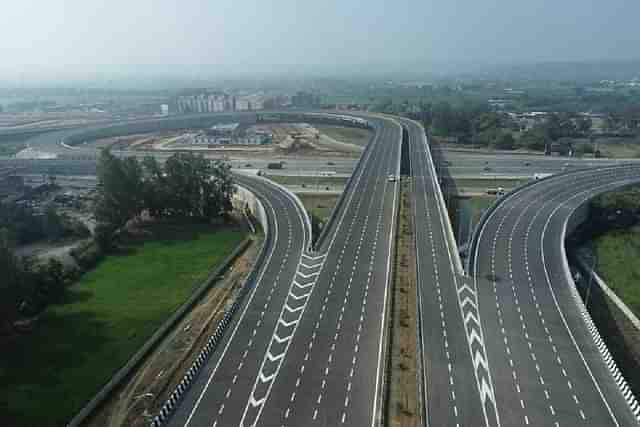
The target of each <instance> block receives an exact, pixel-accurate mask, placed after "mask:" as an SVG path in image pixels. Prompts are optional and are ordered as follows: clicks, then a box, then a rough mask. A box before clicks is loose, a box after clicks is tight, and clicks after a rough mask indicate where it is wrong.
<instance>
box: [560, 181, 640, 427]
mask: <svg viewBox="0 0 640 427" xmlns="http://www.w3.org/2000/svg"><path fill="white" fill-rule="evenodd" d="M635 184H637V182H636V183H635ZM629 185H634V184H628V183H627V184H624V185H621V186H620V188H622V187H626V186H629ZM591 198H592V197H590V198H588V199H585V200H583V201H582V203H580V204H579V205H578V206H576V207H574V208H573V209H572V210H571V213H570V214H569V215H567V217H566V218H565V220H564V222H563V224H562V233H561V236H560V247H561V253H562V254H563V255H562V259H561V262H562V268H563V271H564V274H565V278H566V280H567V283H569V291H570V292H571V295H572V297H573V299H574V302H575V304H576V306H577V307H578V311H579V312H580V315H581V317H582V320H583V321H584V323H585V325H586V327H587V330H588V331H589V333H590V334H591V337H592V339H593V341H594V343H595V345H596V347H597V348H598V351H599V352H600V356H601V357H602V359H603V361H604V363H605V364H606V366H607V368H608V369H609V372H610V373H611V375H612V376H613V378H614V380H615V382H616V385H617V386H618V388H619V390H620V392H621V393H622V395H623V396H624V398H625V400H626V402H627V404H628V405H629V407H630V408H631V411H632V412H633V414H634V415H635V417H636V420H637V421H638V422H639V423H640V404H639V403H638V401H637V399H636V397H635V396H634V394H633V392H632V390H631V388H630V387H629V384H628V383H627V381H626V379H625V378H624V376H623V375H622V373H621V372H620V369H619V368H618V365H617V364H616V362H615V360H614V359H613V357H612V356H611V353H610V352H609V348H608V347H607V345H606V344H605V342H604V340H603V339H602V336H601V335H600V332H599V331H598V328H597V327H596V326H595V323H594V322H593V319H592V318H591V314H590V313H589V310H588V309H587V307H586V305H585V304H584V301H582V297H581V296H580V294H579V293H578V288H577V286H576V284H575V282H574V281H573V277H572V275H571V269H570V267H569V260H568V258H567V250H566V238H567V229H568V224H569V223H570V222H572V219H574V216H575V215H576V212H578V211H579V210H580V209H581V208H583V207H584V205H585V204H586V203H587V202H588V201H589V200H590V199H591ZM576 225H577V222H573V223H572V228H573V229H575V226H576ZM607 289H608V287H607ZM614 295H615V294H614ZM616 298H617V297H616ZM623 304H624V303H623ZM625 308H626V306H625ZM634 317H635V316H634ZM636 320H637V319H636Z"/></svg>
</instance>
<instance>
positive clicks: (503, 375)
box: [36, 115, 640, 427]
mask: <svg viewBox="0 0 640 427" xmlns="http://www.w3.org/2000/svg"><path fill="white" fill-rule="evenodd" d="M234 119H235V120H240V119H243V120H244V119H246V120H252V118H251V116H249V115H242V116H238V117H234ZM366 119H367V120H368V121H369V123H370V124H371V125H372V126H373V127H374V129H375V135H374V137H373V139H372V141H371V142H370V143H369V144H368V146H367V148H366V149H365V151H364V153H363V154H362V156H361V158H360V160H359V161H358V163H357V164H356V165H355V170H354V172H353V174H352V175H351V178H350V179H349V182H348V184H347V186H346V190H345V192H344V193H343V195H342V196H341V199H340V202H339V203H338V206H337V208H336V210H335V212H334V214H333V216H332V219H331V221H330V222H329V224H328V226H327V227H326V230H325V231H324V233H323V235H322V237H321V239H320V240H319V242H318V243H317V245H316V247H315V250H312V248H313V246H312V237H311V227H310V223H309V218H308V216H307V214H306V212H305V210H304V208H303V207H302V205H301V203H300V202H299V200H298V199H297V198H296V197H295V196H293V195H292V194H291V193H290V192H288V191H287V190H285V189H283V188H282V187H280V186H278V185H276V184H274V183H272V182H270V181H268V180H265V179H261V178H258V177H248V176H243V175H237V181H238V183H239V184H240V185H242V186H244V187H246V188H248V189H249V190H250V191H251V192H253V193H254V194H255V195H256V196H257V197H258V198H259V199H260V200H261V202H262V204H263V206H264V208H265V211H266V214H267V217H268V222H269V230H270V232H269V233H268V237H267V240H266V243H265V244H266V246H265V248H266V249H265V250H266V252H265V258H264V263H263V264H262V265H261V266H259V267H258V268H259V273H258V275H257V279H256V281H255V283H253V284H252V286H253V287H252V290H251V291H250V292H249V294H248V295H247V296H246V298H245V299H244V301H243V305H242V306H241V308H240V310H239V311H238V313H237V315H236V316H235V318H234V319H233V320H232V322H231V323H230V325H229V327H228V328H227V332H226V333H225V335H224V337H223V338H222V340H221V342H220V344H219V345H218V346H217V348H216V350H215V352H214V353H213V354H212V355H211V357H210V358H209V359H208V361H207V362H206V363H205V364H204V366H203V368H202V370H201V371H200V374H199V375H198V376H197V377H196V378H195V380H194V382H193V383H192V385H191V387H190V388H189V389H188V391H187V392H186V394H185V395H184V397H183V398H182V400H181V403H180V405H179V406H178V407H177V409H176V410H175V412H174V413H173V415H172V417H171V418H170V419H169V421H168V423H167V425H171V426H182V427H186V426H209V427H221V426H238V425H239V426H255V425H265V426H271V425H277V426H310V425H318V426H336V425H351V426H374V425H378V424H379V423H380V422H381V419H382V413H383V400H382V399H381V396H383V394H384V393H383V390H384V370H385V348H384V347H385V345H384V344H385V342H386V336H385V334H386V332H385V327H386V315H387V308H388V301H387V299H388V298H387V297H388V295H387V292H388V289H389V287H390V275H391V273H392V258H393V257H392V254H393V245H394V239H395V235H394V233H395V228H396V225H395V224H396V216H397V200H398V191H399V186H398V183H397V182H395V181H391V180H389V179H387V176H389V175H399V174H400V158H401V155H400V154H401V147H402V145H403V144H405V149H407V150H408V151H409V158H410V163H411V165H410V174H411V178H412V184H411V185H412V194H411V202H412V206H413V209H414V212H413V215H414V222H415V229H416V237H415V238H416V241H415V245H416V254H417V256H416V267H417V268H416V269H417V283H418V293H417V295H416V302H417V305H418V312H419V319H418V322H419V324H418V330H419V347H420V350H421V351H420V355H419V366H420V369H421V372H420V377H421V378H420V381H419V383H420V386H421V393H422V401H423V403H424V404H423V412H422V414H421V415H422V421H423V424H424V425H427V426H444V425H451V426H475V425H486V426H500V425H503V426H512V425H533V426H536V425H551V426H553V425H571V426H573V425H594V426H607V425H612V426H627V425H636V424H637V423H638V421H637V418H636V415H635V413H634V411H633V410H635V409H636V406H635V405H637V404H634V401H633V399H631V400H630V399H629V398H628V396H627V395H625V394H623V393H622V392H621V390H620V388H619V385H618V383H617V382H616V379H615V378H616V377H615V375H616V373H615V372H613V373H612V371H611V370H610V366H609V365H608V364H607V363H606V362H605V360H606V357H605V355H603V353H602V351H603V350H602V348H601V346H600V345H598V344H596V342H597V341H596V340H595V339H594V336H593V335H592V329H591V328H589V327H588V326H587V324H586V323H585V318H584V310H582V309H581V306H580V304H581V303H580V301H579V297H577V296H576V295H577V294H576V293H575V290H574V288H573V287H574V284H573V282H572V280H571V278H570V276H569V277H568V276H567V275H566V274H565V271H566V270H565V269H566V265H565V263H566V259H565V254H564V247H563V244H564V243H563V239H564V230H565V227H566V222H567V219H568V217H569V216H570V214H571V213H572V212H573V211H574V210H575V209H576V208H578V207H579V205H581V203H583V202H584V201H585V200H588V199H589V198H590V197H593V196H594V195H596V194H598V193H601V192H604V191H608V190H611V189H614V188H617V187H620V186H622V185H625V184H628V183H630V182H637V181H639V180H640V165H638V166H634V165H626V166H625V165H622V166H612V165H608V164H607V163H605V162H594V164H593V165H594V166H596V167H594V168H591V169H590V170H577V171H575V172H572V173H566V174H561V175H558V176H554V177H552V178H549V179H545V180H542V181H540V182H538V183H535V184H533V185H530V186H525V187H523V188H522V189H520V190H518V191H516V192H514V193H512V194H510V195H508V196H506V197H504V198H503V199H501V200H500V202H499V204H498V205H497V207H496V208H495V209H493V210H492V211H491V212H490V215H488V216H487V217H486V218H485V219H484V221H483V222H481V227H480V228H479V229H478V230H477V232H476V234H475V235H474V240H473V244H472V253H471V258H472V264H471V266H472V271H471V273H472V274H471V276H467V275H465V274H464V271H463V269H462V266H461V264H460V259H459V257H458V254H457V248H456V247H455V242H454V239H453V238H452V232H451V225H450V223H449V219H448V214H447V212H446V208H445V207H444V203H443V199H442V193H441V191H440V188H439V185H438V177H437V175H436V171H435V168H434V165H433V159H432V157H431V153H430V148H429V146H428V143H427V139H426V136H425V134H424V130H423V129H422V127H421V126H420V125H418V124H416V123H415V122H412V121H410V120H405V119H393V118H384V117H381V116H366ZM190 120H191V119H190ZM137 126H139V127H140V128H143V129H146V128H147V127H148V126H151V125H149V124H145V123H140V124H137ZM167 126H168V125H167ZM116 130H117V132H125V131H126V129H125V127H123V126H119V127H117V129H116ZM66 132H69V133H68V134H67V133H66ZM89 133H91V132H89ZM63 134H64V135H66V136H76V137H78V138H82V137H83V134H82V133H81V132H78V131H77V130H76V131H62V132H60V133H55V134H52V135H48V136H47V135H42V136H39V137H37V138H38V139H37V141H36V142H37V144H36V145H38V146H40V147H42V148H43V149H44V148H45V147H47V145H48V144H51V143H52V142H53V143H54V144H57V142H58V140H59V138H60V137H61V136H63ZM78 135H79V136H78ZM403 141H404V142H403ZM460 156H461V157H460V159H461V160H460V161H459V162H457V163H459V164H458V165H457V166H459V167H460V168H464V169H466V170H470V171H474V172H473V173H476V172H479V171H481V170H483V169H484V167H483V166H482V165H483V164H484V163H482V162H486V160H484V159H485V157H482V156H480V157H475V156H474V155H468V154H461V155H460ZM463 156H466V157H463ZM463 159H464V160H463ZM467 161H468V162H469V163H466V162H467ZM521 161H523V160H522V159H520V158H517V159H516V158H515V157H514V158H513V159H512V160H510V161H506V160H505V162H507V163H504V168H505V171H507V172H509V173H511V172H514V173H515V171H516V170H519V169H521V167H520V165H519V164H518V162H521ZM509 162H511V163H509ZM536 162H537V161H536ZM539 162H540V163H539V164H537V163H536V165H533V162H532V163H531V165H530V166H531V167H532V168H535V169H536V171H538V169H543V168H544V167H546V166H545V165H548V166H549V170H550V171H551V170H553V171H557V169H558V167H560V163H559V161H557V160H547V159H544V158H541V159H540V160H539ZM550 162H553V165H552V163H550ZM582 164H583V165H584V163H582ZM323 166H324V165H323ZM341 167H344V168H349V167H350V166H349V165H347V164H345V165H341ZM453 167H456V165H455V163H454V166H453ZM512 169H513V170H512ZM618 375H619V374H618ZM632 409H633V410H632Z"/></svg>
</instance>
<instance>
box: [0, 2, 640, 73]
mask: <svg viewBox="0 0 640 427" xmlns="http://www.w3.org/2000/svg"><path fill="white" fill-rule="evenodd" d="M638 17H640V1H638V0H607V1H602V0H597V1H596V0H526V1H525V0H482V1H478V0H464V1H463V0H405V1H402V0H396V1H391V0H386V1H382V0H340V1H338V0H314V1H308V0H271V1H270V0H255V1H248V0H3V1H2V6H1V7H0V75H4V76H5V77H6V76H7V75H9V74H10V75H14V76H15V75H22V76H29V75H36V74H38V73H46V72H51V71H55V72H56V73H59V75H60V77H67V76H75V75H81V74H82V73H86V72H91V71H96V70H107V71H108V72H111V71H119V70H120V71H123V72H130V71H131V70H135V69H136V67H135V66H137V65H145V66H151V67H149V68H151V69H156V70H158V69H159V70H162V68H163V66H164V65H179V66H186V67H185V69H194V68H195V69H198V68H199V67H200V68H202V69H208V70H215V71H217V72H220V73H232V72H235V71H246V70H247V69H250V70H254V71H256V72H261V71H279V70H296V69H298V68H299V69H300V70H303V69H313V68H314V67H316V66H318V67H317V68H318V69H324V70H327V71H329V72H339V71H340V70H342V69H345V68H348V67H347V66H360V67H361V68H367V67H373V66H374V65H373V64H395V65H398V64H421V65H425V64H433V63H436V64H438V63H439V64H442V63H449V62H457V63H460V62H482V63H485V64H489V63H504V62H508V63H510V62H537V61H548V60H552V61H555V60H560V61H564V60H582V59H625V58H638V56H640V21H639V20H638V19H639V18H638ZM171 69H174V68H171Z"/></svg>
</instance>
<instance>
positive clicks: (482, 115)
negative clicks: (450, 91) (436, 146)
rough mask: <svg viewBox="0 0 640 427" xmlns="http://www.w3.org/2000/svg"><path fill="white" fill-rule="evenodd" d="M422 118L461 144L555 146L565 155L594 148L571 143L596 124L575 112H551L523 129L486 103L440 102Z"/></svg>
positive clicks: (503, 147) (509, 146)
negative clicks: (575, 145) (541, 119)
mask: <svg viewBox="0 0 640 427" xmlns="http://www.w3.org/2000/svg"><path fill="white" fill-rule="evenodd" d="M423 120H424V122H425V124H426V125H427V126H428V127H429V128H430V129H431V131H432V132H433V133H434V134H435V135H439V136H447V137H456V138H457V140H458V141H459V142H460V143H467V144H474V145H482V146H490V147H493V148H497V149H504V150H512V149H515V148H520V147H522V148H527V149H530V150H538V151H542V150H545V149H546V148H548V147H550V146H552V145H553V146H554V147H555V149H556V150H558V151H560V152H561V153H564V154H567V153H568V152H569V151H576V148H577V149H578V150H580V151H583V152H589V151H593V150H592V149H591V145H590V144H580V145H579V146H577V147H573V146H572V142H571V139H572V138H587V137H589V136H590V134H591V128H592V125H593V123H592V121H591V119H590V118H588V117H584V116H580V115H575V114H568V113H558V114H549V115H548V116H547V117H546V119H545V120H543V121H540V122H539V123H537V124H535V125H534V126H533V127H532V128H530V129H527V130H523V129H521V125H520V124H519V123H518V122H516V121H515V120H513V119H512V118H511V117H510V116H509V115H507V114H504V113H497V112H493V111H489V110H488V108H487V107H486V106H484V105H480V104H474V103H469V104H467V105H462V106H453V105H451V104H449V103H447V102H441V103H437V104H435V105H432V106H431V110H430V111H429V112H428V114H427V115H426V116H425V117H423Z"/></svg>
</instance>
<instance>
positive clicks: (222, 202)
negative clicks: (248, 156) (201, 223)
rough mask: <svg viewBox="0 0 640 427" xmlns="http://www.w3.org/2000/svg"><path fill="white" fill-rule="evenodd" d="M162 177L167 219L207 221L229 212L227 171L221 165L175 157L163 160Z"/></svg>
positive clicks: (230, 190) (230, 189) (230, 188)
mask: <svg viewBox="0 0 640 427" xmlns="http://www.w3.org/2000/svg"><path fill="white" fill-rule="evenodd" d="M164 176H165V177H166V178H165V183H164V185H166V188H167V195H168V200H167V207H168V212H169V213H170V214H171V215H176V216H185V217H197V218H201V219H210V218H213V217H217V216H220V215H222V214H224V213H226V212H228V211H229V210H230V209H231V197H232V195H233V191H234V187H233V181H232V178H231V168H230V167H229V166H228V165H226V164H224V163H223V162H220V161H217V162H214V163H211V162H209V161H208V160H206V159H205V158H204V157H203V156H201V155H194V154H191V153H176V154H174V155H173V156H171V157H170V158H169V159H167V161H166V163H165V174H164Z"/></svg>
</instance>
